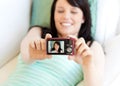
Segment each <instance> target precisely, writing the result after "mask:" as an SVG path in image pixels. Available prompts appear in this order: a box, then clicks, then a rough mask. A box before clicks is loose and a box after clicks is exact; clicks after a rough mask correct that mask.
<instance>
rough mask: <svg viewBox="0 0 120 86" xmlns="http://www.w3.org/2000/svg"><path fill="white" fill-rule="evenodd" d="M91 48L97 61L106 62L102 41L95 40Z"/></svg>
mask: <svg viewBox="0 0 120 86" xmlns="http://www.w3.org/2000/svg"><path fill="white" fill-rule="evenodd" d="M90 49H91V50H92V51H93V54H94V57H95V60H96V62H97V63H99V62H104V60H105V54H104V49H103V47H102V45H101V44H100V43H98V42H97V41H93V43H92V45H91V47H90Z"/></svg>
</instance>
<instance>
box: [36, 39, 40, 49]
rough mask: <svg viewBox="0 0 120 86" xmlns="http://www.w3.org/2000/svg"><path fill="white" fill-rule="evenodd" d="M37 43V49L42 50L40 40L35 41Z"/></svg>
mask: <svg viewBox="0 0 120 86" xmlns="http://www.w3.org/2000/svg"><path fill="white" fill-rule="evenodd" d="M35 45H36V49H37V50H40V49H41V44H40V40H36V41H35Z"/></svg>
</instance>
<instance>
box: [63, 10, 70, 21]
mask: <svg viewBox="0 0 120 86" xmlns="http://www.w3.org/2000/svg"><path fill="white" fill-rule="evenodd" d="M69 18H70V13H69V12H68V11H66V12H64V14H63V19H65V20H67V19H69Z"/></svg>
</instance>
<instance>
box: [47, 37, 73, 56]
mask: <svg viewBox="0 0 120 86" xmlns="http://www.w3.org/2000/svg"><path fill="white" fill-rule="evenodd" d="M46 47H47V54H52V55H73V54H74V50H73V48H74V42H73V40H70V39H60V38H50V39H47V46H46Z"/></svg>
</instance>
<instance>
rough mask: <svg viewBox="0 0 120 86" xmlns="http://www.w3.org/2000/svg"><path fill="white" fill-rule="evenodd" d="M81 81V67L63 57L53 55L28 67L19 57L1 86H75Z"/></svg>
mask: <svg viewBox="0 0 120 86" xmlns="http://www.w3.org/2000/svg"><path fill="white" fill-rule="evenodd" d="M81 80H83V72H82V67H81V65H79V64H77V63H76V62H74V61H72V60H68V57H67V56H65V55H64V56H63V55H54V56H52V58H51V59H46V60H37V61H36V62H34V63H33V64H29V65H28V64H25V63H24V62H23V61H22V59H21V55H19V57H18V64H17V68H16V70H15V72H13V74H12V75H11V76H10V77H9V79H8V80H7V81H6V82H5V83H4V84H3V85H1V86H75V85H76V84H77V83H78V82H80V81H81Z"/></svg>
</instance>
